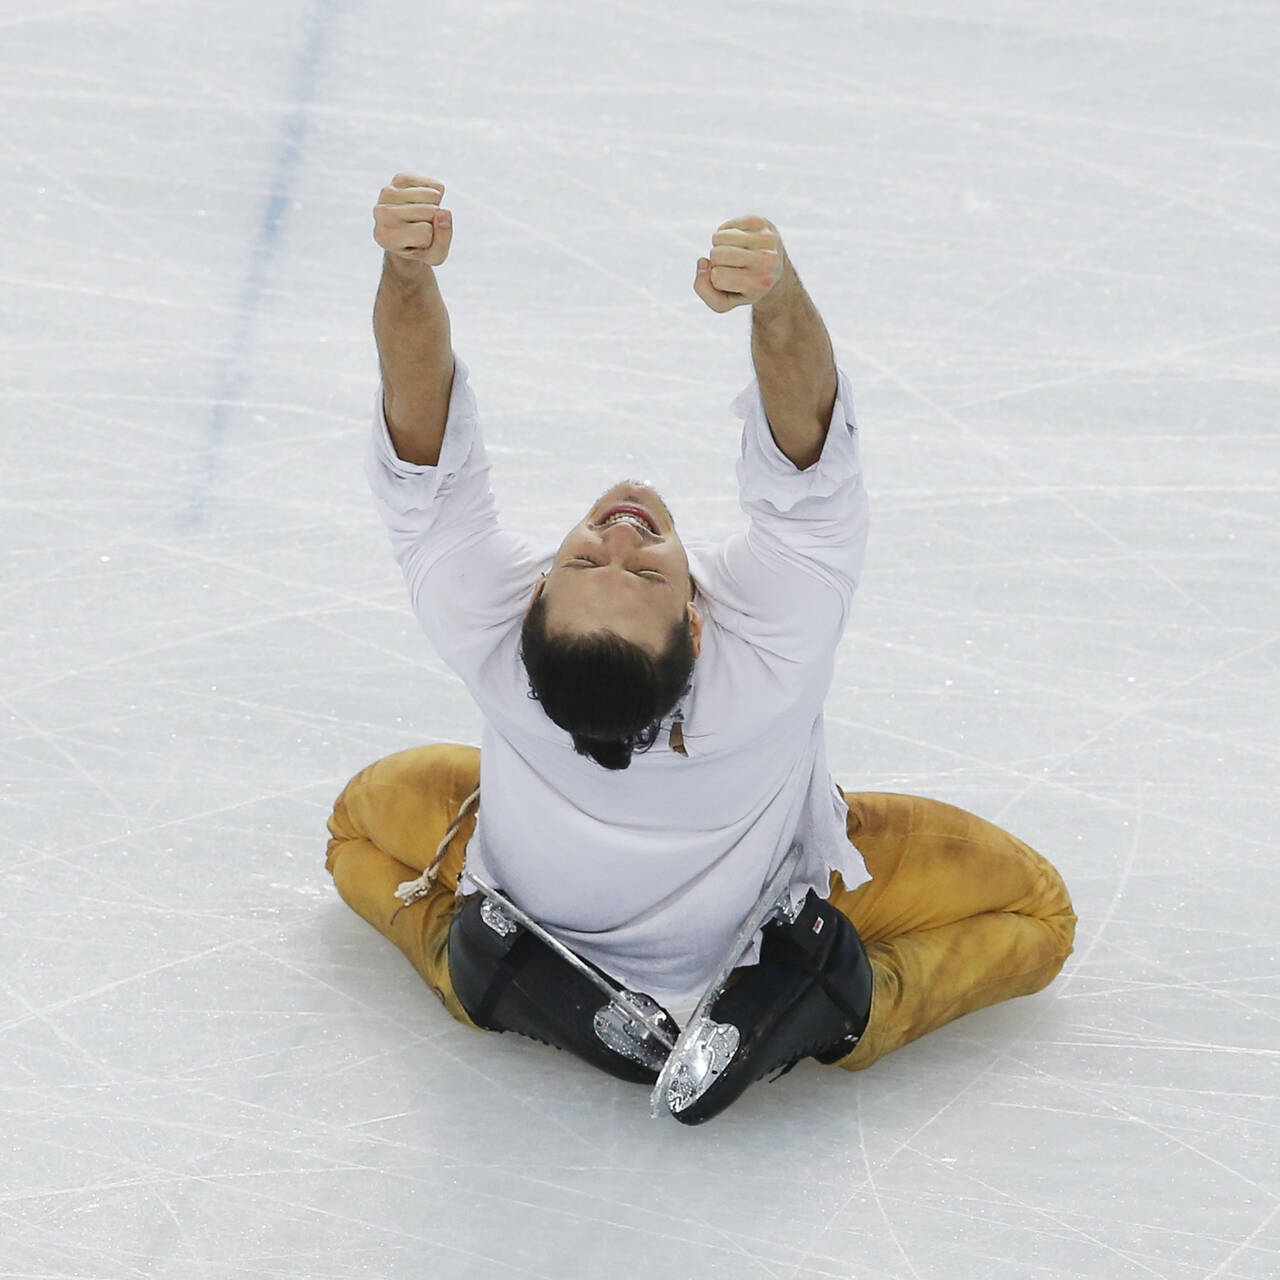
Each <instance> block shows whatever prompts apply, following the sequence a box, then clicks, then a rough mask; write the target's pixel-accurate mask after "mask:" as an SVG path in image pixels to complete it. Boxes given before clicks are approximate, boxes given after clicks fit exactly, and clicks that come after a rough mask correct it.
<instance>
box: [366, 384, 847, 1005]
mask: <svg viewBox="0 0 1280 1280" xmlns="http://www.w3.org/2000/svg"><path fill="white" fill-rule="evenodd" d="M734 408H735V410H736V411H737V413H738V414H739V416H740V417H741V418H742V420H743V428H742V453H741V458H740V460H739V462H738V468H737V472H738V486H739V493H740V500H741V504H742V508H743V510H744V511H745V512H746V514H747V517H748V526H747V529H746V530H745V531H744V532H742V533H739V534H737V535H735V536H734V537H731V538H729V539H728V540H727V541H725V542H722V543H719V544H715V545H711V544H707V545H702V544H699V543H697V542H696V541H692V540H689V539H686V540H685V546H686V550H687V551H688V553H689V560H690V567H691V569H692V573H693V578H694V583H695V586H696V595H695V601H696V604H697V606H698V608H699V610H700V611H701V614H702V618H703V632H702V652H701V656H700V657H699V658H698V660H697V662H696V663H695V666H694V674H693V681H692V686H691V688H690V691H689V693H688V694H687V696H686V697H685V698H684V700H683V701H682V703H681V705H680V706H679V707H678V708H677V709H676V710H675V711H674V712H673V713H672V716H670V717H668V719H667V722H666V723H664V725H663V731H662V733H661V734H660V736H659V739H658V741H657V743H655V745H654V746H653V747H652V748H651V749H650V750H649V751H648V752H645V753H638V754H636V755H635V756H634V757H633V758H632V763H631V765H630V767H629V768H627V769H625V770H619V771H611V770H607V769H604V768H602V767H601V766H600V765H598V764H596V763H595V762H594V761H592V760H590V759H588V758H586V757H584V756H580V755H577V754H576V753H575V752H574V749H573V743H572V740H571V738H570V736H569V735H568V734H567V733H566V732H564V730H562V729H560V728H558V727H557V726H556V725H554V724H553V723H552V722H551V721H550V720H549V719H548V718H547V716H546V714H545V713H544V712H543V711H542V709H541V708H540V707H539V705H538V703H537V702H535V701H532V700H531V699H530V698H529V696H528V694H529V683H528V678H527V676H526V673H525V670H524V666H523V664H522V663H521V661H520V656H519V644H520V624H521V621H522V617H523V613H524V610H525V607H526V605H527V604H528V602H529V597H530V594H531V592H532V590H533V587H534V585H535V583H536V582H537V579H538V576H539V574H540V573H542V572H543V571H545V570H547V569H549V568H550V566H551V563H552V559H553V556H554V552H555V548H554V547H543V548H538V547H534V546H531V545H530V544H529V543H528V542H526V541H525V539H523V538H522V537H520V536H519V535H518V534H516V533H513V532H512V531H511V530H509V529H505V528H503V527H502V525H501V524H499V521H498V513H497V507H496V505H495V503H494V498H493V493H492V491H491V489H490V483H489V480H490V477H489V462H488V459H487V457H486V454H485V448H484V443H483V440H482V438H481V434H480V425H479V421H478V418H477V413H476V403H475V397H474V396H473V394H472V392H471V390H470V388H469V386H468V384H467V370H466V366H465V365H464V364H463V363H462V362H461V361H458V362H457V366H456V370H455V373H454V381H453V394H452V398H451V401H450V405H449V419H448V425H447V427H446V430H445V436H444V443H443V446H442V449H441V453H440V461H439V463H438V465H436V466H434V467H429V466H420V465H416V464H413V463H408V462H405V461H403V460H401V459H400V458H398V457H397V456H396V453H395V450H394V448H393V446H392V443H391V439H390V436H389V434H388V432H387V427H386V422H385V420H384V418H383V414H382V395H381V392H379V395H378V399H377V408H376V410H375V421H374V431H373V439H372V442H371V446H370V449H369V453H368V458H367V473H368V477H369V482H370V485H371V487H372V490H373V495H374V499H375V501H376V503H377V506H378V510H379V512H380V514H381V516H382V518H383V520H384V522H385V523H386V526H387V529H388V531H389V533H390V535H391V542H392V546H393V548H394V551H395V555H396V559H397V561H398V562H399V564H400V566H401V568H402V569H403V571H404V575H405V579H406V581H407V583H408V586H409V594H410V597H411V599H412V602H413V607H414V610H415V612H416V614H417V616H418V619H419V620H420V622H421V623H422V626H423V629H424V630H425V631H426V633H427V636H428V637H429V639H430V640H431V643H432V644H433V645H434V646H435V648H436V650H437V651H438V652H439V654H440V656H441V657H442V658H443V659H444V660H445V661H446V662H447V663H448V664H449V665H450V666H451V667H452V668H453V669H454V670H455V671H456V672H457V673H458V675H459V676H461V677H462V679H463V680H464V681H465V683H466V685H467V688H468V689H469V690H470V692H471V694H472V696H473V697H474V698H475V700H476V702H477V703H478V705H479V707H480V710H481V712H482V714H483V717H484V733H483V738H482V741H481V763H480V788H481V790H480V816H479V823H478V825H477V827H476V832H475V835H474V836H473V837H472V839H471V842H470V844H469V845H468V847H467V865H468V868H470V869H474V871H475V872H476V874H478V875H481V876H483V877H484V878H485V879H487V880H488V881H489V882H490V883H492V884H495V885H497V886H498V887H499V888H501V889H502V890H503V891H504V892H505V893H506V894H508V895H509V896H510V897H511V898H512V899H513V900H514V901H515V902H516V903H517V904H518V905H519V906H521V907H523V908H524V910H525V911H527V912H528V913H529V914H530V915H532V916H533V917H534V918H535V919H536V920H538V921H539V922H540V923H541V924H543V925H544V926H545V927H546V928H547V929H548V930H549V931H550V932H551V933H553V934H554V935H555V936H556V937H558V938H560V939H561V940H562V941H563V942H564V943H565V944H566V945H568V946H570V947H572V948H573V949H574V950H575V951H576V952H578V954H579V955H582V956H585V957H586V958H587V959H588V960H591V961H592V962H593V963H595V964H596V965H598V966H599V967H600V968H601V969H603V970H604V971H605V972H606V973H609V974H611V975H613V977H615V978H616V979H618V980H619V981H621V982H623V983H625V984H626V985H627V986H629V987H630V988H632V989H633V990H639V991H645V992H648V993H649V994H650V995H652V996H654V997H655V998H656V999H658V1000H659V1001H661V1002H663V1003H666V1004H668V1005H677V1006H678V1005H682V1004H687V1003H689V1002H690V1001H692V1000H694V999H696V998H697V997H698V996H699V995H700V994H701V993H702V991H703V990H704V988H705V986H706V984H707V982H708V981H709V980H710V977H711V974H712V972H713V970H714V969H715V967H716V965H717V963H718V962H719V960H720V959H721V956H722V953H723V951H724V949H725V947H726V946H727V945H728V941H729V939H730V937H731V936H732V934H733V932H734V930H735V929H736V928H737V927H738V925H739V924H740V923H741V922H742V920H743V918H744V917H745V916H746V914H747V912H748V911H749V909H750V908H751V905H752V904H753V903H754V902H755V900H756V898H757V896H758V895H759V893H760V891H761V889H762V887H763V885H764V883H765V882H766V881H767V880H768V878H769V876H770V874H771V873H772V871H773V870H774V869H775V868H776V867H777V865H778V863H779V862H780V861H781V859H782V858H783V856H784V855H785V854H786V852H787V849H788V848H789V846H790V844H791V842H792V841H793V840H799V841H800V842H801V843H802V845H803V848H804V854H803V856H802V859H801V862H800V865H799V868H798V871H797V874H796V878H795V880H794V882H793V885H792V892H793V897H794V898H797V899H798V898H800V897H803V895H804V893H805V892H806V891H807V890H808V889H810V888H814V889H816V890H817V891H818V892H819V893H820V894H822V895H823V896H825V895H826V893H827V888H828V882H829V879H830V874H831V872H832V871H839V872H840V874H841V875H842V876H843V878H844V881H845V884H846V885H848V886H849V887H850V888H853V887H855V886H857V885H859V884H862V883H864V882H865V881H866V880H867V879H869V877H868V875H867V871H866V867H865V865H864V863H863V861H862V858H861V856H860V855H859V853H858V852H857V850H856V849H855V848H853V847H852V846H851V845H850V844H849V842H848V839H847V838H846V835H845V816H846V809H845V805H844V801H843V799H842V798H841V796H840V793H839V791H838V790H837V789H836V787H835V785H834V783H833V782H832V780H831V776H830V773H829V771H828V768H827V759H826V750H825V745H824V738H823V723H822V704H823V700H824V698H825V697H826V693H827V690H828V688H829V686H830V683H831V675H832V666H833V661H834V655H835V649H836V646H837V644H838V643H839V641H840V637H841V635H842V634H843V632H844V628H845V623H846V621H847V619H848V614H849V607H850V601H851V598H852V596H853V592H854V588H855V586H856V585H857V581H858V576H859V573H860V571H861V567H862V560H863V553H864V549H865V545H866V536H867V498H866V491H865V488H864V486H863V483H862V473H861V467H860V464H859V457H858V447H857V428H856V426H855V424H854V418H853V406H852V401H851V397H850V390H849V385H848V382H847V380H846V379H845V377H844V376H843V375H841V376H840V383H839V395H838V397H837V400H836V405H835V410H834V412H833V414H832V419H831V425H830V429H829V431H828V435H827V441H826V445H825V447H824V449H823V452H822V456H821V458H820V459H819V460H818V462H817V463H815V464H814V465H813V466H812V467H809V468H808V469H807V470H805V471H800V470H798V469H797V468H796V467H795V465H794V464H793V463H792V462H790V461H789V460H788V459H787V458H786V456H785V455H784V454H783V453H782V452H781V451H780V450H779V449H778V447H777V445H776V444H775V443H774V440H773V436H772V434H771V432H770V430H769V424H768V420H767V418H766V416H765V411H764V405H763V402H762V401H761V398H760V392H759V388H758V386H756V385H754V384H753V385H752V386H750V387H749V388H748V389H747V390H746V391H744V392H743V393H742V395H741V396H739V397H738V399H737V400H736V401H735V402H734ZM677 717H681V718H682V729H683V734H684V746H685V750H686V751H687V753H688V754H687V755H686V756H682V755H680V754H678V753H677V752H674V751H672V750H671V747H670V745H669V730H670V726H671V723H672V722H673V720H674V719H675V718H677ZM463 887H464V889H465V888H468V887H473V886H469V885H468V883H467V881H465V880H464V882H463ZM755 946H757V947H758V939H757V943H756V944H755ZM747 958H748V959H749V960H750V959H754V958H755V950H754V949H753V952H752V953H750V954H749V955H748V957H747Z"/></svg>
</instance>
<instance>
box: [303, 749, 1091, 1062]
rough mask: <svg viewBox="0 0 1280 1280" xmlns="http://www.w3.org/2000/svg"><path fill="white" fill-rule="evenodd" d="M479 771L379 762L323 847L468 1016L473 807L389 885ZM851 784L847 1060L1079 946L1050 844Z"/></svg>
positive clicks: (438, 760) (457, 753) (428, 977)
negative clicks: (451, 952) (863, 957)
mask: <svg viewBox="0 0 1280 1280" xmlns="http://www.w3.org/2000/svg"><path fill="white" fill-rule="evenodd" d="M479 773H480V752H479V750H478V749H477V748H475V747H463V746H455V745H453V744H450V743H441V744H438V745H435V746H427V747H414V748H411V749H410V750H408V751H400V752H397V753H396V754H395V755H391V756H387V757H385V758H384V759H382V760H378V761H376V762H375V763H374V764H371V765H370V766H369V767H368V768H367V769H363V770H361V771H360V772H359V773H358V774H356V776H355V777H354V778H352V780H351V781H350V782H349V783H348V784H347V787H346V789H345V790H344V791H343V793H342V795H341V796H339V797H338V800H337V802H336V803H335V805H334V811H333V816H332V817H331V818H330V820H329V830H330V833H331V836H332V839H330V841H329V849H328V859H327V861H326V866H327V867H328V869H329V871H330V872H331V873H332V875H333V878H334V882H335V884H336V885H337V888H338V892H339V893H340V894H341V895H342V897H343V899H344V900H345V901H346V903H347V904H348V905H349V906H350V907H352V909H353V910H355V911H356V912H357V913H358V914H359V915H361V916H362V917H363V918H364V919H365V920H367V921H368V922H369V923H370V924H371V925H373V927H374V928H375V929H377V930H378V932H379V933H381V934H383V935H384V936H385V937H387V938H389V939H390V940H391V941H392V942H394V943H395V945H396V946H397V947H399V948H400V950H401V951H402V952H403V953H404V955H405V956H406V957H407V959H408V960H409V962H410V963H411V964H412V965H413V967H414V968H415V969H416V970H417V971H418V973H419V974H420V975H421V976H422V978H423V979H424V980H425V981H426V983H427V984H428V986H430V987H431V989H432V990H433V991H435V993H436V994H437V995H438V996H439V997H440V999H441V1001H442V1002H443V1003H444V1006H445V1008H446V1009H448V1011H449V1012H450V1013H451V1014H452V1015H453V1016H454V1017H455V1018H457V1019H458V1021H459V1022H463V1023H465V1024H467V1025H468V1026H473V1025H474V1024H473V1023H472V1021H471V1019H470V1018H468V1017H467V1014H466V1011H465V1010H464V1009H463V1007H462V1005H461V1004H460V1003H459V1001H458V998H457V996H456V995H455V994H454V991H453V984H452V983H451V981H450V979H449V964H448V941H449V925H450V923H451V922H452V920H453V916H454V912H455V910H456V899H455V891H456V887H457V881H458V876H459V874H460V873H461V870H462V864H463V855H464V851H465V849H466V843H467V841H468V840H469V839H470V837H471V833H472V831H473V830H474V829H475V818H474V816H473V815H472V816H468V817H467V818H466V819H465V820H464V821H463V823H462V824H461V826H460V827H459V829H458V831H457V833H456V834H455V835H454V837H453V838H452V839H451V840H450V842H449V845H448V848H447V850H446V853H445V856H444V860H443V862H442V863H441V866H440V872H439V879H438V880H437V882H436V884H435V886H434V887H433V888H432V889H431V891H430V893H428V894H427V895H426V896H425V897H424V898H422V899H420V900H419V901H417V902H414V903H413V904H412V905H410V906H402V905H401V903H400V901H399V900H398V899H397V898H396V897H395V890H396V888H397V887H398V886H399V885H400V884H402V883H404V882H405V881H406V880H412V879H414V878H415V877H416V876H418V875H419V873H420V872H421V871H422V870H423V869H424V868H425V867H426V866H427V865H428V864H429V863H430V862H431V860H432V858H433V857H434V856H435V852H436V848H437V846H438V845H439V842H440V840H441V838H442V837H443V836H444V834H445V832H446V831H447V830H448V828H449V825H450V823H451V822H452V821H453V819H454V817H455V815H456V814H457V812H458V807H459V806H460V805H461V803H462V801H463V800H464V799H465V798H466V797H467V796H468V795H469V794H470V793H471V792H472V791H473V790H474V789H475V787H476V785H477V783H478V780H479ZM845 799H846V800H847V802H848V804H849V821H848V832H849V839H850V840H851V841H852V842H853V843H854V844H855V845H856V846H857V848H858V850H859V851H860V852H861V854H862V855H863V857H864V858H865V860H866V863H867V869H868V870H869V871H870V872H871V875H872V879H871V881H870V883H868V884H865V885H862V886H861V887H859V888H857V889H854V890H849V889H846V888H845V887H844V885H843V883H842V882H841V880H840V877H839V876H835V877H833V878H832V886H831V888H832V892H831V901H832V902H833V903H834V904H835V906H836V907H838V908H839V909H840V910H841V911H842V912H844V914H845V915H847V916H848V917H849V919H850V920H851V921H852V922H853V924H854V927H855V928H856V929H857V930H858V933H859V934H860V935H861V937H862V939H863V942H864V943H865V944H866V947H867V954H868V957H869V959H870V961H871V965H872V969H873V971H874V979H875V987H874V995H873V998H872V1005H871V1020H870V1022H869V1023H868V1026H867V1029H866V1031H865V1033H864V1034H863V1037H862V1039H861V1041H860V1042H859V1044H858V1046H857V1048H856V1049H855V1050H854V1051H853V1052H852V1053H851V1054H850V1055H849V1056H848V1057H847V1058H845V1059H843V1060H842V1061H841V1062H840V1063H839V1065H840V1066H842V1067H845V1068H846V1069H848V1070H851V1071H856V1070H861V1069H862V1068H864V1067H868V1066H870V1065H871V1064H872V1063H873V1062H876V1061H877V1060H878V1059H880V1058H882V1057H884V1056H885V1054H887V1053H891V1052H892V1051H893V1050H894V1049H897V1048H900V1047H901V1046H902V1045H904V1044H908V1043H910V1042H911V1041H912V1040H915V1039H916V1038H917V1037H919V1036H922V1035H924V1034H925V1033H926V1032H928V1031H931V1030H933V1029H934V1028H936V1027H940V1026H943V1025H944V1024H946V1023H948V1022H950V1021H952V1020H953V1019H955V1018H958V1017H960V1016H961V1015H962V1014H965V1013H970V1012H972V1011H973V1010H975V1009H981V1008H984V1007H986V1006H987V1005H990V1004H995V1003H997V1002H998V1001H1001V1000H1007V999H1010V998H1012V997H1013V996H1019V995H1028V994H1030V993H1031V992H1033V991H1039V990H1040V989H1041V988H1042V987H1044V986H1046V985H1047V984H1048V983H1049V982H1050V981H1052V979H1053V978H1054V977H1055V976H1056V974H1057V973H1058V971H1059V970H1060V969H1061V968H1062V964H1063V962H1064V961H1065V960H1066V958H1067V956H1068V955H1070V954H1071V941H1072V937H1073V935H1074V931H1075V915H1074V914H1073V912H1072V910H1071V902H1070V899H1069V897H1068V896H1067V891H1066V887H1065V886H1064V885H1063V883H1062V879H1061V877H1060V876H1059V875H1058V873H1057V872H1056V871H1055V870H1054V868H1053V867H1052V866H1051V865H1050V864H1049V863H1048V862H1047V861H1046V860H1045V859H1044V858H1042V857H1041V856H1040V855H1039V854H1038V853H1036V852H1035V851H1034V850H1033V849H1031V848H1029V847H1028V846H1027V845H1025V844H1023V843H1022V841H1020V840H1017V839H1015V838H1014V837H1013V836H1011V835H1009V834H1008V832H1006V831H1003V830H1001V828H999V827H997V826H995V825H994V824H993V823H990V822H986V821H984V820H983V819H982V818H978V817H975V816H974V815H973V814H971V813H966V812H965V811H964V810H963V809H957V808H955V807H954V806H952V805H948V804H943V803H941V802H940V801H937V800H926V799H922V798H920V797H917V796H901V795H891V794H888V793H846V795H845ZM482 802H483V798H482Z"/></svg>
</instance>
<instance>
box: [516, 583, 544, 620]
mask: <svg viewBox="0 0 1280 1280" xmlns="http://www.w3.org/2000/svg"><path fill="white" fill-rule="evenodd" d="M546 585H547V575H546V574H545V573H543V574H539V575H538V582H537V585H536V586H535V587H534V588H533V594H532V595H531V596H530V597H529V603H528V604H527V605H525V607H524V613H523V614H521V615H520V616H521V617H522V618H527V617H528V616H529V610H530V609H532V608H533V606H534V605H535V604H537V603H538V597H539V596H540V595H542V588H543V587H545V586H546Z"/></svg>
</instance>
